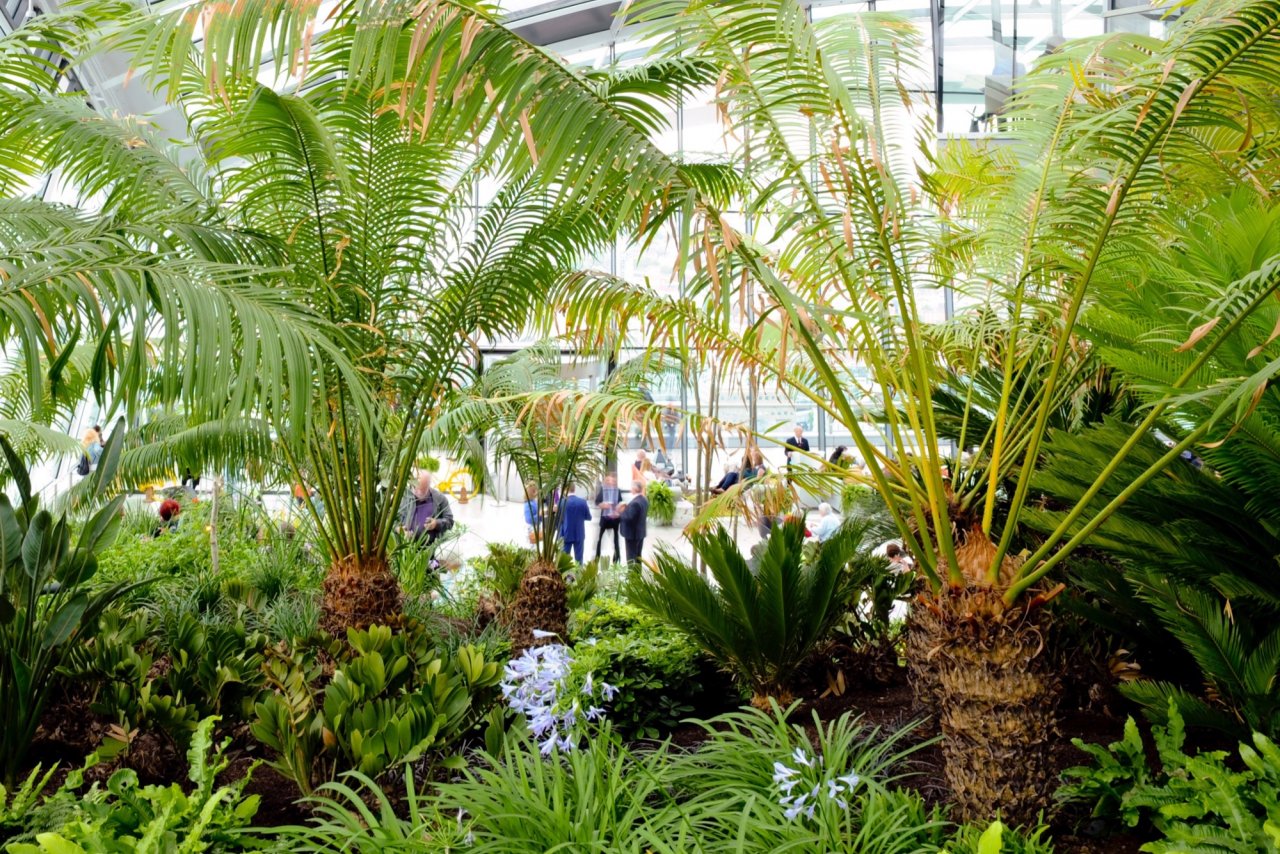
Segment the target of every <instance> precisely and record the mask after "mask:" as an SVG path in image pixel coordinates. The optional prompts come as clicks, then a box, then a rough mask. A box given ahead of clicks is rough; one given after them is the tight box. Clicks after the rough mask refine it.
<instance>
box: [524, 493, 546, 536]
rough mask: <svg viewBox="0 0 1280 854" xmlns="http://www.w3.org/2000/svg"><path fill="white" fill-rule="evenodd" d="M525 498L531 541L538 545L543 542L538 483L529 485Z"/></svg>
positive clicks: (525, 510)
mask: <svg viewBox="0 0 1280 854" xmlns="http://www.w3.org/2000/svg"><path fill="white" fill-rule="evenodd" d="M524 498H525V501H524V524H525V525H526V526H527V527H528V529H529V543H530V544H531V545H537V544H538V543H540V542H542V502H541V501H539V500H538V484H536V483H531V484H529V485H527V486H526V487H525V488H524Z"/></svg>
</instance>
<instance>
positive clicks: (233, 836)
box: [5, 718, 259, 854]
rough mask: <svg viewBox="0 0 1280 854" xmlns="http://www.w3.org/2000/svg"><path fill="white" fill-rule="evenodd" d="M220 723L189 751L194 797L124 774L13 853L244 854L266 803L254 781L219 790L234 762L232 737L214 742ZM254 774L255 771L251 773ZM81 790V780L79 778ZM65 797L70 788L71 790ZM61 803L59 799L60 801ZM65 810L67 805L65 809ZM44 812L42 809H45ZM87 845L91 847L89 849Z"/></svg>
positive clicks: (201, 731)
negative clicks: (252, 790)
mask: <svg viewBox="0 0 1280 854" xmlns="http://www.w3.org/2000/svg"><path fill="white" fill-rule="evenodd" d="M216 721H217V719H216V718H206V719H204V720H203V721H201V722H200V724H199V726H197V727H196V731H195V734H194V736H193V737H192V739H191V749H190V750H189V751H188V753H187V759H188V762H189V764H190V770H189V772H188V777H189V779H190V780H191V782H192V784H194V785H193V786H192V787H191V788H190V791H186V790H184V787H183V786H180V785H179V784H177V783H172V784H170V785H168V786H140V785H139V783H138V775H137V774H136V773H135V772H134V771H132V770H131V769H128V768H122V769H120V770H118V771H116V772H115V773H113V774H112V775H111V777H110V778H109V779H108V780H107V783H106V788H105V790H104V789H100V788H99V787H98V785H97V784H94V785H93V786H92V787H91V788H90V790H89V791H88V792H86V793H84V794H83V795H82V796H81V798H80V799H79V801H78V803H77V804H76V807H75V811H74V812H73V813H72V814H71V815H70V816H67V817H66V818H65V819H64V821H65V823H64V824H63V825H62V826H60V827H59V828H58V829H57V830H49V831H45V832H40V833H36V834H35V842H34V843H29V842H14V843H11V844H9V845H8V846H7V847H6V848H5V850H6V851H9V852H13V854H39V852H53V853H54V854H57V852H71V851H141V850H172V851H209V852H224V851H225V852H230V851H242V850H244V849H245V848H246V847H250V846H252V845H253V844H254V842H255V841H256V840H255V838H254V837H252V836H250V835H248V834H246V833H244V832H243V831H244V830H245V829H246V828H247V827H248V826H249V824H250V822H252V820H253V817H254V815H255V814H256V813H257V811H258V802H259V797H258V796H257V795H248V796H246V795H245V794H244V790H245V787H246V786H247V785H248V784H249V780H250V775H249V774H246V775H244V776H242V777H241V778H240V779H239V780H237V781H236V782H234V783H230V784H228V785H224V786H218V785H217V777H218V775H219V774H221V773H222V772H223V771H225V770H226V769H227V767H228V765H229V764H230V763H229V761H228V760H227V759H226V758H225V757H224V756H223V751H224V750H226V748H227V745H229V744H230V739H227V740H225V741H223V742H222V743H221V744H218V743H216V742H215V741H214V739H213V735H212V734H213V728H214V724H215V723H216ZM251 773H252V769H251V770H250V774H251ZM75 777H76V780H77V784H78V780H79V779H80V778H81V775H75ZM63 791H65V789H64V790H63ZM55 800H58V798H57V796H55ZM57 806H58V808H59V810H61V808H62V805H61V804H60V803H59V804H57ZM43 808H44V807H43V806H42V807H38V808H37V811H39V810H41V809H43ZM86 846H87V847H86Z"/></svg>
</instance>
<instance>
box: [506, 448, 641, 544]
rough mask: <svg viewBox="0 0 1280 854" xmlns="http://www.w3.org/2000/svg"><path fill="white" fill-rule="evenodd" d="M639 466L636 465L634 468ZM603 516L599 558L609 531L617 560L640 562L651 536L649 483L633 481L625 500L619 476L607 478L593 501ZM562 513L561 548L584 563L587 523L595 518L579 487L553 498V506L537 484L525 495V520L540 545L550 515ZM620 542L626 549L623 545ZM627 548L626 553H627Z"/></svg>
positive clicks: (532, 537) (530, 539) (560, 522)
mask: <svg viewBox="0 0 1280 854" xmlns="http://www.w3.org/2000/svg"><path fill="white" fill-rule="evenodd" d="M634 468H635V467H634V466H633V469H634ZM592 503H594V504H595V506H596V511H597V512H598V513H599V514H600V527H599V533H598V535H597V536H596V548H595V557H597V558H598V557H601V545H602V544H603V542H604V537H605V532H606V531H612V532H613V558H614V560H615V561H616V560H621V559H624V558H623V555H624V554H625V560H626V562H627V563H628V564H630V565H636V564H638V563H639V561H640V555H641V554H642V553H643V551H644V541H645V537H646V536H647V535H648V519H649V499H648V498H647V497H646V496H645V482H644V481H643V480H641V479H640V478H639V477H633V478H632V481H631V498H630V500H628V501H623V496H622V489H621V488H620V487H619V486H618V476H617V475H616V474H613V473H609V474H607V475H605V477H604V480H603V481H602V482H601V484H600V486H599V487H598V488H597V489H596V494H595V499H594V501H593V502H592ZM557 510H558V511H559V526H558V527H557V529H556V532H555V533H556V534H557V535H558V536H559V537H560V545H561V548H562V549H563V550H564V553H565V554H567V555H572V556H573V559H574V561H576V562H577V563H579V564H581V563H582V561H583V558H584V555H585V552H586V542H587V523H588V522H590V521H592V519H593V518H594V516H593V515H592V513H591V506H590V504H588V502H587V499H585V498H583V497H582V496H581V495H579V494H578V488H577V487H576V486H570V487H569V488H568V490H567V491H566V493H565V495H564V496H563V497H561V496H555V495H553V496H552V500H551V502H550V503H549V505H544V504H543V502H542V501H541V499H540V498H539V495H538V488H537V486H536V485H533V484H530V485H529V487H528V489H527V490H526V493H525V503H524V521H525V525H526V526H528V529H529V541H530V542H531V543H537V542H540V541H541V539H542V537H543V536H544V535H545V533H544V524H545V522H546V521H547V518H548V517H547V516H546V515H545V514H546V513H553V512H556V511H557ZM619 542H621V543H622V544H623V546H620V545H619ZM624 548H625V552H624Z"/></svg>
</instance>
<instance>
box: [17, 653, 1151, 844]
mask: <svg viewBox="0 0 1280 854" xmlns="http://www.w3.org/2000/svg"><path fill="white" fill-rule="evenodd" d="M824 687H825V686H824ZM805 693H806V694H807V695H808V696H810V697H815V695H819V693H820V691H819V689H818V687H817V686H815V685H812V684H811V685H809V686H808V690H807V691H806V692H805ZM716 697H717V699H719V698H721V697H722V698H723V704H724V708H721V709H717V708H713V707H708V708H699V709H698V710H697V714H698V716H699V717H712V716H714V715H715V714H717V713H719V712H723V711H730V710H731V709H732V708H736V700H737V696H736V694H735V693H734V692H733V691H726V692H723V693H719V692H717V694H716ZM1122 711H1123V712H1126V713H1127V712H1128V711H1129V710H1127V709H1125V710H1122ZM814 712H816V713H817V715H818V718H819V719H820V720H822V721H829V720H834V719H835V718H837V717H839V716H840V715H841V714H844V713H845V712H852V713H854V714H857V715H860V716H861V718H862V722H863V723H864V724H865V725H868V726H876V727H880V728H882V730H883V731H885V732H896V731H898V730H900V729H902V728H903V727H912V730H911V732H910V733H909V734H908V735H907V736H906V737H905V739H904V741H903V747H904V748H906V747H915V749H914V750H913V751H912V752H911V755H910V757H909V759H908V760H907V763H906V766H907V767H905V768H904V769H903V770H904V773H905V775H906V776H905V777H904V778H903V780H902V785H905V786H907V787H910V788H912V789H915V790H916V791H918V792H919V793H920V794H921V795H922V796H923V797H924V798H925V800H926V801H927V802H928V803H930V804H935V803H944V802H945V801H946V800H947V795H948V787H947V783H946V778H945V776H944V774H943V769H942V751H941V748H940V747H939V746H938V745H937V744H936V743H935V742H933V739H935V738H936V737H937V729H936V727H935V726H933V725H932V724H931V723H930V722H929V721H928V719H927V718H928V716H927V713H926V712H925V711H924V710H923V709H922V708H921V707H920V706H919V705H918V704H917V703H916V701H915V697H914V696H913V694H912V691H911V688H910V686H909V684H908V683H907V679H906V674H905V671H900V672H898V673H896V674H894V675H893V677H892V678H891V679H890V680H889V681H887V682H886V683H884V684H860V685H851V686H848V689H847V690H846V691H845V692H844V693H843V694H841V695H838V696H837V695H835V694H832V693H827V695H826V696H816V699H809V700H805V701H803V702H802V703H801V704H800V705H799V707H798V708H797V709H796V711H795V712H794V715H793V719H794V720H796V721H797V722H799V723H801V724H802V725H805V726H806V727H812V716H813V713H814ZM107 730H108V725H107V723H106V722H105V721H103V720H101V719H100V718H99V717H98V716H96V715H94V714H93V713H92V712H91V711H90V709H89V708H88V702H87V701H86V700H85V699H84V698H83V697H79V696H76V695H68V696H64V697H61V698H59V700H58V701H57V702H55V703H53V704H52V705H51V707H50V708H49V710H48V713H47V714H46V716H45V720H44V721H43V722H42V725H41V728H40V731H39V734H38V736H37V740H36V743H35V744H34V745H33V750H32V755H31V759H32V764H35V763H37V762H39V763H42V764H43V765H44V766H45V767H46V768H47V767H49V765H50V764H51V763H54V762H57V763H59V764H60V765H61V768H60V773H58V774H57V775H56V776H55V778H54V779H53V781H51V785H53V786H56V785H57V784H59V783H60V782H61V780H62V779H64V778H65V775H66V771H68V770H70V769H72V768H77V767H79V766H80V763H81V762H83V758H84V756H86V755H87V754H88V753H90V752H92V751H93V750H94V749H95V748H96V747H97V746H98V745H99V744H101V741H102V738H103V736H104V735H106V733H107ZM1122 731H1123V717H1122V715H1117V714H1112V713H1110V712H1109V710H1105V711H1091V710H1088V709H1075V710H1067V711H1065V712H1064V713H1063V714H1062V718H1061V722H1060V733H1061V736H1062V737H1061V739H1060V740H1059V741H1058V742H1057V743H1056V744H1055V746H1054V749H1053V760H1054V765H1055V767H1056V768H1057V769H1058V770H1062V769H1065V768H1068V767H1070V766H1072V765H1078V764H1081V763H1082V762H1084V761H1085V759H1086V757H1085V755H1084V754H1083V753H1082V752H1081V751H1080V750H1078V749H1077V748H1075V746H1074V745H1072V743H1071V740H1072V739H1073V738H1080V739H1083V740H1084V741H1086V742H1090V743H1103V744H1105V743H1109V742H1111V741H1115V740H1117V739H1118V738H1119V737H1120V736H1121V734H1122ZM668 737H669V738H670V740H671V742H672V744H673V745H674V746H675V747H676V748H678V749H687V750H692V749H696V748H697V746H698V745H700V744H701V743H702V742H703V741H705V740H706V737H707V735H706V731H705V730H704V729H703V728H702V727H700V726H697V725H694V724H682V725H681V726H679V727H677V728H676V729H674V730H672V731H671V732H670V733H668ZM227 755H228V758H229V759H230V765H229V767H228V768H227V769H226V770H225V771H224V772H223V773H222V775H221V776H220V778H219V783H223V784H225V783H229V782H231V781H233V780H237V779H240V778H241V777H243V776H244V775H245V774H246V773H247V772H248V770H249V768H250V767H251V766H252V765H253V764H254V763H255V762H257V761H258V760H259V759H260V758H261V751H260V748H259V746H258V745H256V744H254V743H252V740H251V739H249V738H248V736H247V733H238V734H237V737H236V738H235V740H234V741H233V744H232V746H231V748H230V749H229V750H228V754H227ZM121 764H123V765H127V766H128V767H132V768H134V769H135V770H137V771H138V773H139V777H140V778H141V779H142V781H143V782H144V783H148V782H155V783H165V782H174V781H177V782H180V783H183V784H184V785H185V784H186V782H187V781H186V759H185V757H184V756H181V755H180V752H179V751H178V750H177V749H176V748H175V747H174V746H173V745H172V743H170V742H168V741H167V740H166V739H164V738H162V737H159V736H155V735H154V734H148V733H143V734H142V735H141V736H139V737H137V739H136V740H135V742H134V745H133V747H132V749H131V750H130V751H129V752H128V754H126V755H125V756H124V757H122V758H121V759H118V760H116V761H115V762H113V763H111V764H110V765H108V766H105V767H102V768H99V769H95V773H93V774H91V779H105V777H106V776H107V775H109V773H110V772H111V771H112V770H114V769H115V768H116V767H119V765H121ZM246 792H247V793H249V794H256V795H258V796H260V798H261V804H260V807H259V810H258V815H257V818H256V823H257V824H259V825H262V826H278V825H284V824H301V823H305V821H306V820H307V818H308V817H309V815H310V811H309V809H308V808H307V806H306V805H305V804H300V803H298V802H297V799H298V797H299V792H298V789H297V787H296V786H295V785H294V784H293V783H292V782H291V781H290V780H288V779H287V778H285V777H283V776H281V775H280V774H279V773H277V772H276V771H275V770H274V769H272V768H270V767H268V766H266V765H265V764H259V766H258V767H257V769H256V770H255V771H254V773H253V778H252V780H251V781H250V783H249V785H248V787H247V788H246ZM1051 829H1052V835H1053V839H1054V843H1055V849H1056V850H1057V851H1059V852H1064V854H1065V852H1081V854H1094V852H1096V854H1104V852H1105V854H1128V852H1137V851H1138V849H1139V846H1140V845H1141V844H1142V841H1143V840H1140V839H1137V838H1134V837H1132V836H1128V835H1113V834H1114V832H1115V828H1108V827H1101V826H1099V825H1098V824H1097V823H1096V822H1090V820H1089V817H1088V816H1087V815H1082V814H1079V813H1078V812H1074V811H1072V810H1070V809H1066V810H1063V811H1062V812H1061V813H1059V814H1058V815H1056V816H1054V817H1053V820H1052V822H1051Z"/></svg>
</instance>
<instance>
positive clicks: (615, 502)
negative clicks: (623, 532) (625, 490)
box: [596, 472, 622, 563]
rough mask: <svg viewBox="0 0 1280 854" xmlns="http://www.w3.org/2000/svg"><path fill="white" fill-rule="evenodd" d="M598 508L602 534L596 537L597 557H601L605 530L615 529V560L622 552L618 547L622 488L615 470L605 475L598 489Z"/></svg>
mask: <svg viewBox="0 0 1280 854" xmlns="http://www.w3.org/2000/svg"><path fill="white" fill-rule="evenodd" d="M596 508H597V509H599V511H600V536H598V537H596V557H601V553H600V546H601V544H602V543H603V542H604V532H605V531H613V560H614V562H615V563H616V562H617V561H618V558H619V557H620V556H621V554H622V550H621V549H620V548H619V547H618V515H619V514H620V513H621V512H622V490H621V489H619V488H618V476H617V475H616V474H614V473H613V472H610V473H609V474H606V475H605V476H604V483H602V484H601V485H600V488H599V489H597V490H596Z"/></svg>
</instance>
